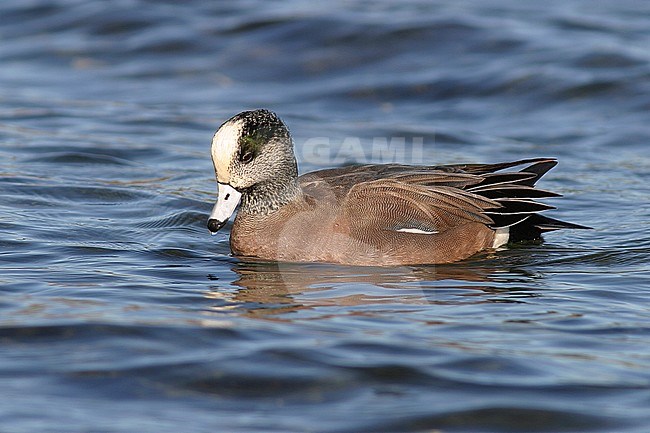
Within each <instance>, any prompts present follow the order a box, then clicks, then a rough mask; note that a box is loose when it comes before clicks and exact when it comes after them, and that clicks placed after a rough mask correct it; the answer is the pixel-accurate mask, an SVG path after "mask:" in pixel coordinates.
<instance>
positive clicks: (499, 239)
mask: <svg viewBox="0 0 650 433" xmlns="http://www.w3.org/2000/svg"><path fill="white" fill-rule="evenodd" d="M509 239H510V228H509V227H502V228H499V229H496V230H495V232H494V242H493V243H492V248H499V247H500V246H502V245H505V244H507V243H508V240H509Z"/></svg>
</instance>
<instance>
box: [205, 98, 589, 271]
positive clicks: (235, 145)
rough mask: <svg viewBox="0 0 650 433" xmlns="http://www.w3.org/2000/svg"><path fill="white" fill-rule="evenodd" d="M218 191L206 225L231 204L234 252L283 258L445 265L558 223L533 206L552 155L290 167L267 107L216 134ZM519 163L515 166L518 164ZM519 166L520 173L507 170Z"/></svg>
mask: <svg viewBox="0 0 650 433" xmlns="http://www.w3.org/2000/svg"><path fill="white" fill-rule="evenodd" d="M211 153H212V162H213V164H214V170H215V174H216V178H217V185H218V197H217V203H216V205H215V206H214V208H213V210H212V213H211V214H210V217H209V220H208V229H209V230H210V232H212V233H213V234H214V233H216V232H217V231H218V230H219V229H221V228H222V227H224V225H225V224H226V222H227V221H228V220H229V218H230V217H231V216H232V214H233V213H234V212H235V209H236V208H237V206H239V210H238V212H237V216H236V218H235V221H234V223H233V225H232V229H231V232H230V247H231V250H232V252H233V254H235V255H237V256H241V257H255V258H259V259H263V260H271V261H284V262H328V263H339V264H346V265H362V266H394V265H414V264H441V263H450V262H455V261H459V260H462V259H465V258H468V257H470V256H472V255H473V254H476V253H478V252H479V251H483V250H488V249H493V248H498V247H500V246H503V245H505V244H507V243H509V242H516V241H521V240H527V239H538V238H540V237H541V235H542V233H544V232H547V231H552V230H557V229H563V228H572V229H582V228H587V227H584V226H581V225H577V224H572V223H568V222H564V221H560V220H557V219H553V218H549V217H547V216H543V215H541V214H540V213H539V212H541V211H545V210H548V209H554V207H553V206H550V205H547V204H544V203H540V202H538V201H535V200H536V199H543V198H550V197H558V196H559V194H557V193H554V192H550V191H545V190H541V189H537V188H535V183H536V182H537V181H538V180H539V179H540V178H541V177H542V176H543V175H544V174H545V173H546V172H548V171H549V170H550V169H551V168H553V167H554V166H555V165H556V164H557V161H556V160H555V159H554V158H534V159H523V160H519V161H513V162H504V163H498V164H453V165H439V166H414V165H402V164H363V165H354V166H346V167H339V168H331V169H324V170H318V171H313V172H311V173H307V174H303V175H301V176H299V175H298V166H297V162H296V158H295V155H294V148H293V140H292V138H291V135H290V133H289V129H288V128H287V126H286V125H285V124H284V122H283V121H282V120H281V119H280V118H279V117H278V116H277V115H276V114H275V113H273V112H271V111H269V110H265V109H258V110H253V111H244V112H241V113H239V114H237V115H235V116H233V117H231V118H230V119H228V120H227V121H226V122H224V123H223V124H222V125H221V126H220V127H219V129H218V130H217V132H216V133H215V134H214V137H213V139H212V148H211ZM522 166H523V168H521V167H522ZM514 167H519V168H520V169H519V170H517V171H503V170H505V169H509V168H514Z"/></svg>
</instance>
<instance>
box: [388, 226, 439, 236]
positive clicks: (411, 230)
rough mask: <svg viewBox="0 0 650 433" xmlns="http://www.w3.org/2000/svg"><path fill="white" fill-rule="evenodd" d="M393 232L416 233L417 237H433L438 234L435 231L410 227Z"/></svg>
mask: <svg viewBox="0 0 650 433" xmlns="http://www.w3.org/2000/svg"><path fill="white" fill-rule="evenodd" d="M395 231H396V232H402V233H416V234H419V235H435V234H436V233H438V232H437V231H436V230H422V229H416V228H411V227H408V228H406V227H405V228H401V229H397V230H395Z"/></svg>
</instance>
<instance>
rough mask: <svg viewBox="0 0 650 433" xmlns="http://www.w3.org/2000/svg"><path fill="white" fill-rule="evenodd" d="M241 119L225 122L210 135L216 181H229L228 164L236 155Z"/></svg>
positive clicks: (241, 124)
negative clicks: (212, 135)
mask: <svg viewBox="0 0 650 433" xmlns="http://www.w3.org/2000/svg"><path fill="white" fill-rule="evenodd" d="M243 123H244V122H243V121H241V120H240V121H239V122H234V123H226V124H224V125H221V128H219V130H218V131H217V132H216V133H215V134H214V137H212V149H211V153H212V163H213V164H214V170H215V172H216V173H217V181H219V182H221V183H225V184H227V183H230V171H229V170H230V164H231V163H232V161H233V160H234V158H235V157H236V155H237V151H238V150H239V149H238V147H239V146H238V143H239V137H240V135H241V130H242V126H243Z"/></svg>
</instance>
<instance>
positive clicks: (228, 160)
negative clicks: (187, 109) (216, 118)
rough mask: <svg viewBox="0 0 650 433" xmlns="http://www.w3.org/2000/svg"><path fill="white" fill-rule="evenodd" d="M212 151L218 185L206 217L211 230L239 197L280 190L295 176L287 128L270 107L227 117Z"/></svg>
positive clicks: (223, 221) (226, 216)
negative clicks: (213, 204) (216, 193)
mask: <svg viewBox="0 0 650 433" xmlns="http://www.w3.org/2000/svg"><path fill="white" fill-rule="evenodd" d="M211 152H212V163H213V164H214V171H215V174H216V177H217V184H218V189H219V192H218V194H219V195H218V197H217V203H216V204H215V206H214V208H213V209H212V213H211V214H210V218H209V220H208V229H209V230H210V231H211V232H212V233H216V232H217V231H218V230H219V229H220V228H222V227H223V226H224V225H225V224H226V222H227V221H228V219H229V218H230V216H231V215H232V214H233V213H234V212H235V209H236V207H237V205H238V204H239V202H240V201H241V200H242V198H243V200H244V202H247V199H249V198H250V197H251V196H256V195H257V196H262V195H264V194H263V192H264V193H266V194H271V195H273V194H274V193H277V194H279V193H281V191H282V190H283V188H284V186H285V185H289V184H290V183H291V182H293V181H294V180H295V178H296V177H297V176H298V168H297V165H296V158H295V156H294V153H293V142H292V140H291V135H290V134H289V129H288V128H287V126H286V125H285V124H284V122H282V120H280V118H279V117H278V116H277V115H276V114H275V113H273V112H272V111H269V110H264V109H259V110H253V111H243V112H241V113H239V114H237V115H235V116H233V117H231V118H230V119H228V120H226V122H224V124H223V125H221V126H220V127H219V129H218V130H217V132H216V133H215V134H214V137H213V138H212V151H211ZM271 198H272V197H271ZM258 199H259V200H258V201H262V200H263V199H265V197H258ZM248 202H251V203H249V205H250V206H251V207H253V201H252V200H248ZM258 206H259V204H258Z"/></svg>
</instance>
